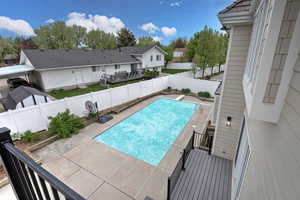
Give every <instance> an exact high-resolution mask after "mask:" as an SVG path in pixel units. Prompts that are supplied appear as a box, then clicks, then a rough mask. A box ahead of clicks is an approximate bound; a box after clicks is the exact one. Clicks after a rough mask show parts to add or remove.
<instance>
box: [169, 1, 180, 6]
mask: <svg viewBox="0 0 300 200" xmlns="http://www.w3.org/2000/svg"><path fill="white" fill-rule="evenodd" d="M181 4H182V1H176V2H173V3H170V6H171V7H179V6H181Z"/></svg>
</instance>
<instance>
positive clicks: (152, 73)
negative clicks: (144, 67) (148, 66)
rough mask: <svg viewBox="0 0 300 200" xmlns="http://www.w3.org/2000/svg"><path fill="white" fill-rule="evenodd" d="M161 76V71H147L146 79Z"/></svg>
mask: <svg viewBox="0 0 300 200" xmlns="http://www.w3.org/2000/svg"><path fill="white" fill-rule="evenodd" d="M158 76H159V71H149V70H148V71H145V73H144V77H145V78H146V79H151V78H156V77H158Z"/></svg>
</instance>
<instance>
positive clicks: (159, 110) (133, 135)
mask: <svg viewBox="0 0 300 200" xmlns="http://www.w3.org/2000/svg"><path fill="white" fill-rule="evenodd" d="M198 106H199V105H197V104H194V103H188V102H182V101H175V100H171V99H166V98H160V99H158V100H156V101H154V102H153V103H151V104H150V105H148V106H146V107H145V108H143V109H142V110H140V111H138V112H136V113H134V114H133V115H131V116H130V117H128V118H126V119H125V120H123V121H121V122H120V123H118V124H116V125H115V126H113V127H112V128H110V129H108V130H106V131H105V132H103V133H102V134H100V135H98V136H97V137H95V138H94V140H96V141H98V142H102V143H104V144H106V145H108V146H110V147H112V148H115V149H117V150H119V151H121V152H124V153H126V154H129V155H130V156H133V157H135V158H137V159H140V160H143V161H145V162H147V163H149V164H152V165H158V164H159V162H160V160H161V159H162V158H163V157H164V155H165V153H166V152H167V151H168V150H169V148H170V147H171V146H172V144H173V142H174V141H175V139H176V138H177V136H178V135H179V134H180V132H181V131H182V130H183V128H184V126H185V125H186V124H187V123H188V121H189V120H190V118H191V117H192V115H193V113H194V112H195V111H196V109H197V108H198Z"/></svg>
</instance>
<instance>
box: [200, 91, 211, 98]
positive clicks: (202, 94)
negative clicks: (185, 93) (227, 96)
mask: <svg viewBox="0 0 300 200" xmlns="http://www.w3.org/2000/svg"><path fill="white" fill-rule="evenodd" d="M198 96H199V97H205V98H210V93H209V92H198Z"/></svg>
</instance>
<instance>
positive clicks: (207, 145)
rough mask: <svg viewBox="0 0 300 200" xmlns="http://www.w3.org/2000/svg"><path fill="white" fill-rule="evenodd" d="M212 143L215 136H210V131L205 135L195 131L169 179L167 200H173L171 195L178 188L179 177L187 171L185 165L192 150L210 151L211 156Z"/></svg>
mask: <svg viewBox="0 0 300 200" xmlns="http://www.w3.org/2000/svg"><path fill="white" fill-rule="evenodd" d="M212 141H213V135H210V134H209V133H208V131H205V133H198V132H196V131H193V135H192V137H191V138H190V140H189V142H188V143H187V145H186V146H185V148H184V149H183V152H182V155H181V157H180V159H179V161H178V162H177V164H176V167H175V169H174V170H173V172H172V174H171V175H170V176H169V177H168V188H167V200H170V199H171V194H172V192H173V190H174V188H175V186H176V183H177V181H178V179H179V176H180V174H181V172H182V171H185V164H186V161H187V159H188V156H189V154H190V152H191V150H192V149H194V148H198V149H202V150H205V151H208V153H209V154H210V153H211V147H212Z"/></svg>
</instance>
